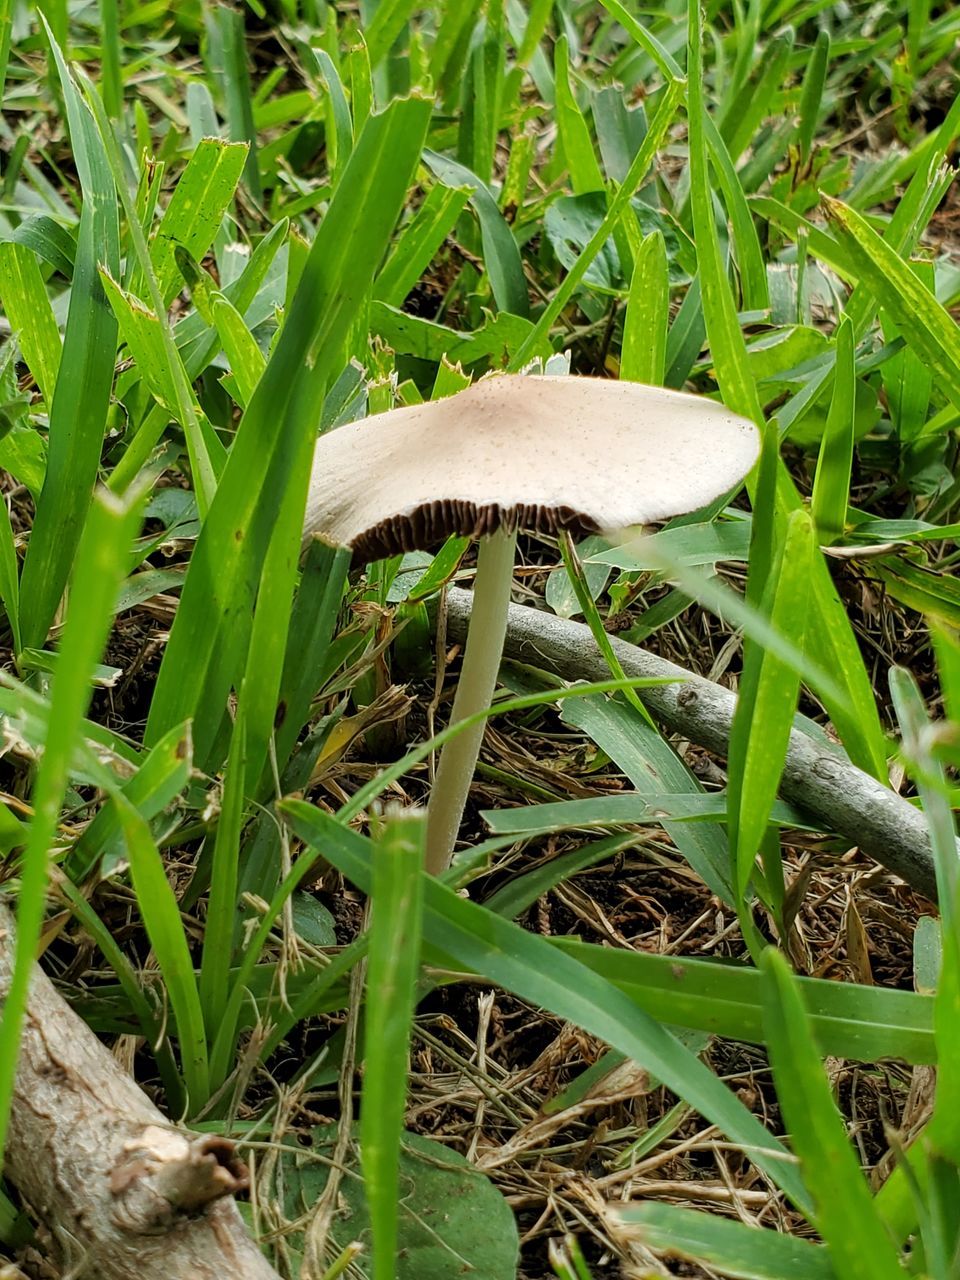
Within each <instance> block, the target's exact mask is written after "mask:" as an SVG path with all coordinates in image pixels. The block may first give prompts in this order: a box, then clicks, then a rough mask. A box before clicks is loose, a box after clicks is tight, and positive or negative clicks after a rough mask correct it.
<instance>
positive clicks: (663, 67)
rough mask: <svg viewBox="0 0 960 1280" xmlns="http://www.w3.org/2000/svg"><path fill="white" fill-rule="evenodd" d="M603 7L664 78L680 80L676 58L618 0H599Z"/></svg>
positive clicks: (680, 74)
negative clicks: (654, 64) (650, 59)
mask: <svg viewBox="0 0 960 1280" xmlns="http://www.w3.org/2000/svg"><path fill="white" fill-rule="evenodd" d="M600 2H601V4H602V5H603V7H604V9H606V11H607V13H609V14H610V16H611V17H612V18H616V20H617V22H619V23H620V25H621V26H622V27H623V29H624V30H625V31H626V32H627V34H628V35H629V36H630V38H631V39H632V40H635V41H636V42H637V44H638V45H639V46H640V48H641V49H643V50H644V52H645V53H647V54H649V55H650V57H651V58H652V59H653V61H654V62H655V63H656V64H657V66H658V67H659V69H660V72H661V74H662V75H663V77H664V79H665V80H682V79H683V70H682V68H681V67H680V65H679V63H678V62H677V61H676V59H675V58H674V57H673V56H672V55H671V54H670V53H668V51H667V50H666V49H665V48H664V47H663V45H662V44H661V43H660V41H659V40H658V39H657V38H656V36H654V35H653V34H652V33H651V32H650V31H648V30H647V28H646V27H644V26H642V25H641V23H639V22H638V21H637V19H636V18H635V17H634V16H633V14H632V13H631V12H630V11H629V9H628V8H627V7H626V5H624V4H621V3H620V0H600Z"/></svg>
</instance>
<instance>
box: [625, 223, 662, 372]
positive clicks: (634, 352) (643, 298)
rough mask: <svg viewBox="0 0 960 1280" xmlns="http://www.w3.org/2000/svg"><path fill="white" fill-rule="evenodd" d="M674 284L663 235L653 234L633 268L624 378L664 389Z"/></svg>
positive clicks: (647, 239)
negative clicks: (671, 294)
mask: <svg viewBox="0 0 960 1280" xmlns="http://www.w3.org/2000/svg"><path fill="white" fill-rule="evenodd" d="M669 318H670V280H669V276H668V272H667V250H666V245H665V244H664V239H663V233H662V232H660V231H652V232H651V233H650V235H648V236H647V238H646V239H645V240H644V242H643V244H642V246H641V248H640V251H639V253H638V254H637V255H636V258H635V261H634V264H633V276H632V277H631V279H630V292H629V294H628V296H627V314H626V316H625V317H624V321H623V349H622V352H621V355H620V377H621V378H623V379H625V380H627V381H632V382H646V383H649V384H650V385H651V386H655V387H662V386H663V380H664V375H665V374H666V358H667V324H668V321H669Z"/></svg>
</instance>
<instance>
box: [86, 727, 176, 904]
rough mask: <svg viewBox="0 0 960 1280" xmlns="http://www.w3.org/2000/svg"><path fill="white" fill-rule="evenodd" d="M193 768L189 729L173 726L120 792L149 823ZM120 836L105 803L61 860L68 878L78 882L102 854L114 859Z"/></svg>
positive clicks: (114, 813) (113, 807) (115, 817)
mask: <svg viewBox="0 0 960 1280" xmlns="http://www.w3.org/2000/svg"><path fill="white" fill-rule="evenodd" d="M192 766H193V744H192V742H191V738H190V726H189V724H179V725H174V727H173V728H172V729H171V730H170V732H169V733H167V734H165V735H164V737H162V738H161V739H160V741H159V742H158V743H157V745H156V746H155V747H154V748H153V750H152V751H150V752H148V753H147V754H146V756H145V757H144V758H143V760H142V762H141V763H140V767H139V768H138V769H137V770H136V772H135V773H134V774H133V776H132V777H130V778H128V779H127V780H126V781H125V782H123V783H122V785H121V787H120V790H121V791H122V793H123V796H124V798H125V799H126V800H127V801H128V802H129V803H130V804H131V805H133V806H134V808H136V810H137V812H138V813H139V814H140V816H141V817H142V818H146V819H147V820H149V819H151V818H153V817H155V816H156V815H157V814H158V813H161V812H162V811H163V810H164V809H165V808H166V806H167V805H168V804H170V802H171V801H172V800H173V799H174V798H175V797H176V796H178V795H179V794H180V792H181V791H182V790H183V789H184V787H185V786H186V785H187V783H188V782H189V781H190V775H191V772H192ZM120 836H121V830H120V819H119V816H118V814H117V808H116V805H115V804H114V802H113V801H112V800H108V802H107V803H106V804H105V805H104V806H103V807H102V808H101V809H99V810H98V812H97V814H96V816H95V817H94V819H93V821H92V822H90V823H89V825H88V826H87V827H85V828H84V830H83V833H82V834H81V836H80V839H79V840H78V841H77V843H76V844H75V845H74V846H73V848H72V849H71V850H70V852H69V854H68V855H67V857H66V859H65V860H64V864H63V867H64V870H65V871H66V873H67V875H68V876H70V878H71V879H72V880H74V881H76V882H80V881H81V880H83V879H85V878H86V876H87V875H89V873H90V872H91V871H92V870H93V868H94V866H95V865H96V862H97V859H98V858H99V857H100V856H101V855H102V854H106V855H107V856H108V857H109V856H111V855H112V856H114V857H116V856H117V855H118V853H119V849H118V844H119V842H120Z"/></svg>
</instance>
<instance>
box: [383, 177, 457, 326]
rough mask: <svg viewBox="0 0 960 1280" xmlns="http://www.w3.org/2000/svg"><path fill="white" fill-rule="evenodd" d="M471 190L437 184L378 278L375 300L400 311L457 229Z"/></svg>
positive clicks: (407, 227) (405, 230)
mask: <svg viewBox="0 0 960 1280" xmlns="http://www.w3.org/2000/svg"><path fill="white" fill-rule="evenodd" d="M470 194H471V188H470V187H448V186H445V185H444V184H443V183H441V182H438V183H436V185H435V186H433V187H431V188H430V190H429V192H428V193H427V197H426V199H425V200H424V202H423V204H422V205H421V206H420V208H419V209H418V210H417V212H416V214H415V215H414V216H413V217H412V218H411V219H410V221H409V223H408V224H407V225H406V226H405V227H404V229H403V231H402V232H401V234H400V236H399V237H398V239H397V243H396V245H395V246H394V249H393V251H392V252H391V254H390V257H389V258H388V259H387V262H386V264H385V266H384V268H383V270H382V271H381V272H380V274H379V275H378V276H377V279H376V283H375V284H374V287H373V295H374V297H375V298H376V299H377V300H378V301H380V302H385V303H387V304H388V306H392V307H399V306H402V305H403V301H404V299H405V298H406V296H407V294H408V293H409V292H410V290H411V289H412V288H413V286H414V285H415V284H416V283H417V281H418V280H419V279H420V277H421V276H422V275H423V273H424V271H426V269H427V267H428V266H429V265H430V263H431V262H432V261H433V258H434V255H435V254H436V252H437V250H438V249H439V248H440V246H441V245H442V244H443V242H444V241H445V240H446V238H447V236H448V235H450V233H451V232H452V231H453V229H454V227H455V226H456V223H457V219H458V218H459V217H460V214H461V213H462V211H463V206H464V205H465V204H466V203H467V200H468V198H469V196H470Z"/></svg>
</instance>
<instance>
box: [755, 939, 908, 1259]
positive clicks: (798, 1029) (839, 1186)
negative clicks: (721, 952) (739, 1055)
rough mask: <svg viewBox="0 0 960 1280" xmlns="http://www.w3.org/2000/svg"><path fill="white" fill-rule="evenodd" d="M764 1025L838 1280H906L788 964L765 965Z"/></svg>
mask: <svg viewBox="0 0 960 1280" xmlns="http://www.w3.org/2000/svg"><path fill="white" fill-rule="evenodd" d="M763 975H764V988H765V1003H764V1024H765V1027H766V1031H767V1040H768V1048H769V1053H770V1061H771V1065H772V1066H773V1076H774V1080H775V1082H776V1086H777V1097H778V1098H779V1101H780V1106H781V1108H782V1110H783V1115H784V1119H785V1120H786V1123H787V1128H788V1130H789V1132H790V1135H791V1140H792V1144H793V1148H794V1150H795V1151H796V1153H797V1156H798V1157H799V1160H800V1166H801V1168H802V1170H803V1175H804V1181H805V1183H806V1185H807V1186H808V1187H809V1188H810V1192H811V1194H812V1196H813V1200H814V1213H813V1222H814V1225H815V1226H816V1228H817V1230H818V1231H819V1232H820V1234H821V1235H822V1236H823V1239H824V1240H825V1241H826V1243H827V1246H828V1248H829V1250H830V1257H831V1259H832V1261H833V1265H834V1268H835V1269H836V1272H837V1275H838V1277H840V1280H903V1271H902V1270H901V1268H900V1262H899V1259H898V1257H897V1251H896V1249H895V1248H894V1245H893V1243H892V1242H891V1240H890V1237H889V1236H888V1235H887V1234H886V1231H885V1230H884V1227H883V1224H882V1222H881V1221H880V1219H879V1217H878V1216H877V1211H876V1209H875V1207H874V1203H873V1197H872V1196H871V1195H870V1192H869V1190H868V1189H867V1184H866V1182H865V1181H864V1177H863V1174H862V1173H861V1171H860V1166H859V1163H858V1161H857V1158H856V1156H855V1155H854V1151H853V1148H852V1147H851V1145H850V1142H849V1140H848V1138H847V1135H846V1132H845V1131H844V1127H843V1122H842V1120H841V1117H840V1113H839V1112H838V1111H837V1107H836V1103H835V1102H834V1100H833V1095H832V1093H831V1091H830V1086H829V1084H828V1083H827V1078H826V1076H825V1075H824V1073H823V1067H822V1065H821V1062H820V1054H819V1051H818V1049H817V1046H816V1042H815V1041H814V1039H813V1034H812V1031H811V1028H810V1022H809V1018H808V1016H807V1012H806V1009H805V1008H804V1003H803V999H802V997H801V995H800V991H799V988H798V986H797V984H796V981H795V980H794V978H793V975H792V974H791V972H790V968H789V966H788V964H787V962H786V960H785V959H784V958H783V956H781V955H780V954H779V953H777V952H775V951H773V950H772V949H771V950H769V951H767V952H766V953H765V955H764V959H763Z"/></svg>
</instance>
